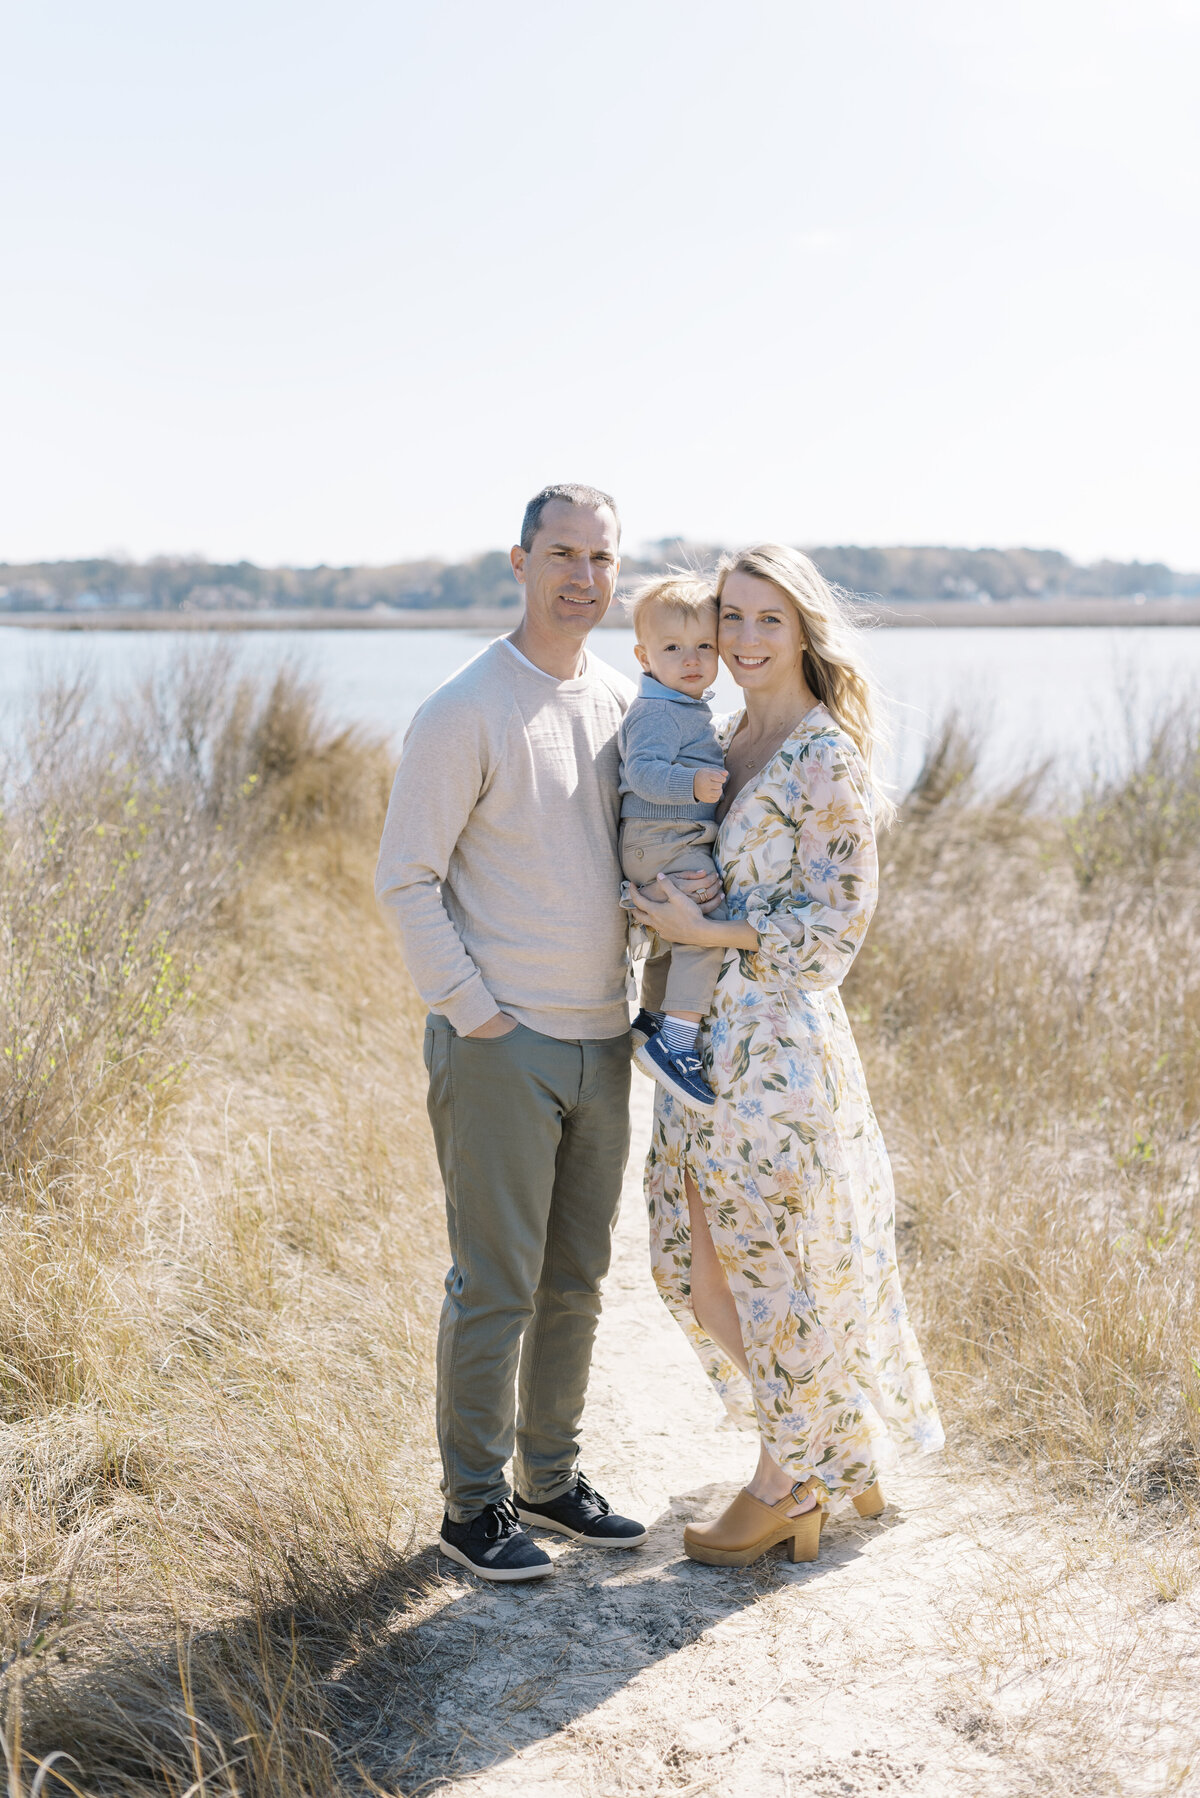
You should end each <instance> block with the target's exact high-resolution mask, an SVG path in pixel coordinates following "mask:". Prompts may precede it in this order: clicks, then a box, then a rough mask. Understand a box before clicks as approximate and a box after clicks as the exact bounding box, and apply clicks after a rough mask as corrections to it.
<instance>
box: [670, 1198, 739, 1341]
mask: <svg viewBox="0 0 1200 1798" xmlns="http://www.w3.org/2000/svg"><path fill="white" fill-rule="evenodd" d="M683 1184H684V1191H685V1192H686V1193H687V1203H688V1223H689V1226H690V1229H691V1237H692V1313H693V1315H694V1317H695V1319H696V1322H697V1323H698V1324H699V1325H700V1328H701V1329H702V1330H703V1331H704V1334H705V1335H706V1336H711V1337H712V1340H713V1341H714V1342H715V1343H716V1345H717V1347H718V1348H723V1349H724V1350H725V1353H726V1354H727V1355H728V1356H729V1359H730V1360H731V1361H733V1362H735V1363H736V1364H737V1366H738V1367H740V1368H741V1370H742V1372H743V1373H744V1374H746V1375H747V1376H748V1375H749V1373H750V1363H749V1361H748V1360H747V1359H746V1345H745V1343H744V1342H743V1341H742V1326H741V1323H740V1321H739V1319H738V1314H737V1306H736V1305H735V1304H734V1302H733V1294H732V1293H731V1292H730V1290H729V1282H728V1280H727V1279H726V1278H725V1269H724V1268H723V1267H722V1266H721V1263H720V1262H719V1261H718V1260H717V1251H716V1249H715V1248H714V1247H713V1239H712V1234H711V1232H710V1230H709V1228H708V1219H707V1217H705V1215H704V1204H703V1201H702V1200H701V1197H700V1194H699V1192H698V1191H697V1189H696V1182H695V1181H694V1180H693V1179H692V1176H691V1175H690V1174H685V1175H684V1178H683Z"/></svg>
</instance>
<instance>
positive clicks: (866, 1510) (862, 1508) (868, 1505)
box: [852, 1480, 887, 1517]
mask: <svg viewBox="0 0 1200 1798" xmlns="http://www.w3.org/2000/svg"><path fill="white" fill-rule="evenodd" d="M852 1502H853V1505H854V1509H855V1510H856V1511H857V1512H858V1514H859V1516H860V1517H878V1515H879V1513H880V1512H881V1511H882V1510H883V1507H884V1506H885V1505H886V1504H887V1499H886V1498H885V1497H884V1496H883V1487H882V1486H881V1485H880V1484H879V1481H878V1480H876V1482H875V1484H874V1485H873V1486H868V1487H867V1489H866V1491H865V1492H856V1493H854V1495H853V1500H852Z"/></svg>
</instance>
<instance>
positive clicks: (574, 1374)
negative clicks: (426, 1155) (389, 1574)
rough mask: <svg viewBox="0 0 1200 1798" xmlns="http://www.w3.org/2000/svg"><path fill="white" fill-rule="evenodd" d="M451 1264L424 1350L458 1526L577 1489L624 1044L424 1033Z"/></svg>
mask: <svg viewBox="0 0 1200 1798" xmlns="http://www.w3.org/2000/svg"><path fill="white" fill-rule="evenodd" d="M425 1065H426V1067H427V1068H428V1070H429V1118H430V1122H431V1123H432V1125H433V1136H434V1142H435V1144H436V1146H437V1155H438V1163H439V1166H440V1167H441V1171H442V1181H443V1184H444V1185H445V1188H446V1225H447V1229H448V1231H449V1236H450V1256H451V1261H450V1271H449V1273H448V1274H447V1275H446V1297H445V1301H444V1303H443V1305H442V1316H441V1325H440V1328H439V1330H438V1352H437V1424H438V1443H439V1446H440V1448H441V1453H442V1473H443V1477H442V1491H443V1492H444V1493H445V1497H446V1509H447V1511H448V1512H449V1514H450V1516H451V1517H452V1518H453V1519H454V1520H455V1521H456V1522H460V1523H461V1522H464V1521H466V1520H467V1519H468V1518H471V1517H474V1516H475V1515H476V1514H477V1513H478V1512H479V1511H481V1510H482V1509H483V1507H484V1506H485V1505H489V1504H495V1503H498V1502H499V1501H501V1500H502V1499H504V1498H507V1497H508V1495H509V1486H508V1482H507V1480H506V1478H505V1471H504V1470H505V1467H506V1464H507V1463H508V1461H509V1460H510V1458H511V1459H512V1462H513V1477H514V1481H515V1484H516V1489H517V1491H518V1492H519V1493H520V1495H521V1496H522V1498H528V1499H531V1500H533V1501H534V1502H535V1503H545V1502H546V1501H547V1500H549V1499H551V1498H557V1496H558V1495H559V1493H560V1492H565V1491H567V1490H568V1489H569V1488H570V1487H571V1486H572V1485H573V1483H574V1481H575V1477H576V1473H577V1468H578V1457H579V1443H578V1434H579V1424H580V1419H581V1418H582V1415H583V1400H584V1394H585V1392H586V1391H587V1381H588V1372H589V1369H590V1367H591V1360H592V1342H593V1340H594V1338H595V1334H596V1322H597V1319H598V1317H599V1315H600V1283H601V1281H602V1280H603V1278H604V1276H605V1274H606V1273H607V1272H608V1264H609V1260H610V1258H611V1255H612V1232H613V1225H614V1223H615V1222H616V1216H617V1208H618V1205H619V1203H620V1197H621V1177H622V1174H623V1173H624V1170H625V1160H626V1156H627V1155H628V1153H629V1037H628V1035H626V1034H622V1035H621V1036H615V1037H609V1038H606V1039H604V1040H602V1041H584V1042H564V1041H559V1040H557V1039H556V1038H554V1037H549V1036H541V1035H539V1034H538V1032H537V1031H536V1030H529V1029H527V1028H526V1026H525V1025H524V1024H518V1025H517V1027H516V1029H515V1030H512V1031H510V1032H509V1034H508V1035H507V1036H499V1037H469V1036H458V1035H456V1034H455V1032H454V1030H453V1029H452V1028H451V1026H450V1025H449V1024H448V1023H447V1021H446V1019H445V1018H443V1017H439V1016H436V1015H434V1016H431V1017H430V1018H429V1019H428V1021H427V1024H426V1029H425Z"/></svg>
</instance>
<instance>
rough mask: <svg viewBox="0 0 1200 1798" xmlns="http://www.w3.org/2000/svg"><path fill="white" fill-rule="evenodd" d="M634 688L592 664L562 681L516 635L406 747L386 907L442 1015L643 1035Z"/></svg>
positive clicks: (429, 705) (384, 852)
mask: <svg viewBox="0 0 1200 1798" xmlns="http://www.w3.org/2000/svg"><path fill="white" fill-rule="evenodd" d="M633 697H634V687H633V683H632V681H628V680H626V678H625V676H624V675H623V674H618V673H617V671H616V669H615V668H610V667H608V666H607V664H606V663H604V662H602V661H600V659H599V658H598V657H597V656H595V655H594V654H592V652H591V651H590V650H589V652H588V656H587V662H586V665H585V668H584V672H583V674H582V675H581V676H580V677H579V678H578V679H577V680H565V681H563V680H556V679H555V678H554V676H553V675H550V674H543V673H542V671H541V670H540V669H539V668H535V667H534V666H533V664H532V663H531V662H529V661H527V660H526V658H525V657H524V656H523V655H521V654H520V653H519V652H518V651H517V650H516V649H514V647H513V645H512V644H511V643H509V642H508V641H507V639H506V638H503V637H500V638H497V640H496V641H495V642H494V643H492V644H490V645H489V647H488V648H487V649H485V650H484V651H483V653H482V655H478V656H476V658H475V660H474V661H473V662H468V663H467V665H466V667H465V668H460V669H459V671H458V673H457V674H455V675H452V676H451V678H450V679H449V680H448V681H446V683H445V684H444V685H443V686H441V687H438V688H437V690H436V691H435V692H434V693H431V694H430V696H429V698H428V699H427V700H426V701H425V703H424V705H423V706H422V707H421V709H420V710H419V711H418V712H417V714H416V716H415V718H414V719H413V721H412V723H411V725H410V726H409V729H408V733H407V735H406V737H405V739H404V748H403V751H402V753H401V757H400V766H399V768H398V769H397V770H396V779H395V783H394V785H393V787H392V798H391V804H390V805H389V806H388V815H387V822H386V824H385V825H384V827H383V840H382V842H381V844H380V848H379V866H378V869H377V871H376V875H375V893H376V897H377V898H378V900H379V903H380V905H381V906H382V907H383V909H384V912H385V914H386V915H387V916H388V917H389V919H390V920H391V921H392V923H393V924H394V925H395V927H396V929H397V932H398V934H399V938H400V944H401V948H402V950H403V953H404V958H405V960H406V962H407V963H408V968H409V972H410V973H411V975H412V977H413V980H414V982H415V984H416V987H417V990H418V991H419V992H420V994H421V997H422V998H423V999H424V1000H425V1003H426V1004H427V1005H428V1006H429V1009H430V1010H431V1011H435V1012H440V1013H441V1014H442V1016H443V1017H446V1018H448V1019H449V1021H450V1023H451V1024H452V1025H453V1026H454V1028H455V1030H457V1031H458V1032H459V1034H460V1035H464V1036H465V1035H466V1034H467V1033H468V1032H469V1031H471V1030H477V1029H478V1028H479V1026H480V1025H481V1024H485V1023H486V1022H487V1020H488V1019H489V1018H490V1017H493V1016H494V1015H495V1013H496V1012H497V1011H498V1010H499V1011H506V1012H508V1013H510V1014H511V1016H513V1017H514V1018H516V1019H517V1020H518V1022H520V1023H522V1024H525V1025H527V1026H528V1027H529V1028H530V1029H531V1030H538V1031H540V1032H541V1033H542V1034H543V1035H544V1036H553V1037H559V1038H585V1037H609V1036H619V1035H620V1034H621V1033H622V1032H623V1031H625V1030H627V1029H628V1028H629V1011H628V1006H627V1004H626V996H625V994H626V986H625V944H626V919H625V913H624V912H623V911H622V910H621V907H620V904H619V903H618V898H619V892H620V886H621V867H620V862H619V860H618V857H617V828H618V824H619V821H620V795H619V790H618V781H619V774H620V762H619V756H618V752H617V731H618V729H619V727H620V723H621V719H622V717H623V716H624V713H625V709H626V707H627V706H628V705H629V702H630V700H631V699H632V698H633Z"/></svg>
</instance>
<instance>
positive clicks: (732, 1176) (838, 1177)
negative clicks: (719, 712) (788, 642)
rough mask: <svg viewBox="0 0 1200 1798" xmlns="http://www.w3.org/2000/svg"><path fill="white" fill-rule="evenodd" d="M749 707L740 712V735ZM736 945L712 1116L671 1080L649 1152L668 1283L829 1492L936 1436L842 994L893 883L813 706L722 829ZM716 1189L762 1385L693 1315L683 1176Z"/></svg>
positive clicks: (880, 1155)
mask: <svg viewBox="0 0 1200 1798" xmlns="http://www.w3.org/2000/svg"><path fill="white" fill-rule="evenodd" d="M740 717H741V714H740V713H739V714H738V715H737V716H735V717H733V718H731V719H729V720H727V721H726V722H725V724H724V726H723V738H724V741H725V742H726V743H728V741H729V739H730V737H731V736H732V735H733V731H734V729H735V728H736V726H737V724H738V722H739V720H740ZM716 859H717V862H718V865H719V867H720V868H721V870H722V872H723V874H724V880H725V892H726V896H727V904H728V907H729V912H730V915H731V916H732V917H738V918H746V919H748V920H749V922H750V923H751V924H752V925H753V926H754V928H755V930H757V932H758V934H759V947H758V949H757V950H735V949H730V950H729V951H728V952H727V954H726V957H725V965H724V967H723V969H722V971H721V977H720V980H719V981H718V983H717V989H716V995H715V998H714V1000H713V1007H712V1011H711V1012H710V1014H709V1017H708V1020H707V1023H706V1027H705V1029H704V1030H703V1031H702V1033H701V1038H700V1044H699V1046H700V1049H701V1053H702V1055H703V1058H704V1063H705V1068H706V1072H707V1073H708V1077H709V1080H710V1082H711V1085H712V1087H713V1090H714V1092H715V1094H716V1097H717V1104H716V1109H715V1111H714V1112H713V1113H711V1114H709V1115H702V1114H699V1113H696V1112H693V1111H688V1110H687V1109H686V1108H685V1107H684V1106H682V1105H681V1104H680V1103H679V1101H678V1100H676V1099H674V1098H672V1097H671V1095H670V1094H668V1093H666V1092H665V1091H664V1090H663V1089H662V1088H661V1087H660V1088H659V1089H658V1097H657V1102H656V1108H655V1117H654V1132H653V1138H652V1141H651V1147H650V1154H649V1157H648V1160H647V1163H646V1196H647V1202H648V1205H649V1212H650V1246H651V1257H652V1262H653V1267H654V1277H655V1280H656V1282H657V1284H658V1288H659V1291H660V1293H661V1295H662V1297H663V1298H664V1299H665V1301H666V1303H667V1305H668V1306H669V1307H670V1309H671V1311H672V1313H673V1315H674V1316H675V1318H676V1320H677V1321H678V1322H679V1324H680V1325H681V1326H682V1328H683V1330H684V1332H685V1334H686V1335H687V1336H688V1338H689V1339H690V1341H691V1342H692V1345H693V1346H694V1348H695V1349H696V1352H697V1354H698V1355H699V1356H700V1360H701V1362H702V1363H703V1365H704V1368H705V1371H706V1372H707V1373H708V1375H709V1378H710V1379H711V1380H712V1382H713V1384H714V1385H715V1387H716V1389H717V1391H718V1393H719V1394H720V1396H721V1398H722V1399H723V1400H724V1402H725V1404H726V1406H727V1408H728V1410H729V1412H730V1414H731V1415H732V1416H733V1417H734V1418H735V1419H736V1420H737V1421H739V1422H745V1423H754V1424H756V1425H757V1427H758V1428H759V1430H760V1431H761V1433H762V1436H763V1439H764V1440H765V1442H766V1444H767V1446H768V1448H769V1449H770V1451H771V1453H772V1454H773V1455H774V1456H775V1458H776V1460H777V1461H778V1462H779V1463H780V1465H781V1466H783V1467H784V1468H786V1469H787V1470H788V1471H789V1472H791V1473H794V1475H795V1477H796V1478H797V1479H799V1480H804V1479H808V1478H809V1477H815V1480H816V1482H817V1490H818V1493H819V1494H820V1495H821V1496H823V1497H825V1498H828V1499H830V1500H832V1501H834V1502H835V1503H836V1502H837V1501H838V1500H839V1499H842V1498H848V1497H849V1496H850V1495H851V1494H852V1493H856V1492H861V1491H863V1490H865V1488H866V1487H867V1486H869V1485H871V1484H872V1482H873V1481H874V1480H875V1479H876V1477H877V1476H878V1475H879V1473H880V1472H881V1470H883V1469H885V1468H887V1467H888V1466H890V1465H892V1464H893V1462H894V1460H895V1457H896V1452H897V1450H901V1451H903V1450H910V1451H911V1450H917V1451H925V1452H928V1451H930V1450H933V1449H938V1448H940V1447H941V1446H942V1441H943V1437H942V1428H941V1424H940V1423H939V1421H938V1414H937V1408H936V1406H935V1404H934V1401H933V1394H932V1391H931V1389H930V1384H929V1376H928V1374H927V1373H926V1370H925V1365H924V1363H923V1361H922V1359H921V1352H920V1350H919V1348H918V1347H917V1341H916V1337H915V1336H914V1334H913V1330H912V1326H911V1324H910V1322H909V1319H908V1313H907V1310H906V1308H905V1304H904V1299H903V1296H902V1294H901V1290H900V1275H899V1270H898V1268H897V1265H896V1244H895V1227H894V1197H893V1188H892V1174H891V1168H890V1165H889V1163H888V1157H887V1151H886V1149H885V1148H884V1144H883V1138H882V1136H881V1135H880V1131H879V1125H878V1124H877V1123H876V1120H875V1113H874V1112H873V1110H872V1109H871V1101H870V1098H869V1097H868V1094H867V1087H866V1081H865V1079H864V1076H863V1070H862V1063H861V1062H860V1060H859V1057H858V1050H857V1048H856V1047H855V1043H854V1037H853V1035H852V1033H851V1030H850V1024H849V1021H848V1019H847V1017H846V1011H845V1007H844V1005H843V1004H842V998H841V993H840V992H839V990H838V989H839V987H840V985H841V982H842V980H843V979H844V978H845V975H846V972H847V970H848V969H849V967H850V964H851V962H852V961H853V960H854V957H855V954H856V953H857V951H858V949H859V947H860V945H861V943H862V941H863V938H864V937H865V935H866V933H867V926H868V924H869V923H870V921H871V914H872V912H873V911H874V909H875V900H876V896H877V890H878V862H877V859H876V853H875V835H874V828H873V823H872V807H871V799H870V789H869V786H868V783H867V780H866V774H865V769H864V766H863V763H862V760H861V758H860V756H859V754H858V751H857V749H856V748H855V746H854V744H853V742H852V741H851V739H850V738H849V737H848V736H847V735H846V733H845V732H844V731H843V730H842V729H841V728H840V727H839V726H838V725H837V724H836V723H835V722H834V720H833V718H832V717H831V715H830V714H829V712H827V711H826V710H825V708H824V707H823V706H816V707H815V708H814V709H813V710H812V711H811V712H809V713H808V715H807V717H806V718H805V719H804V720H803V721H802V723H801V724H800V725H799V727H798V728H797V729H796V730H795V731H794V732H793V734H792V735H791V736H790V737H789V738H788V740H787V741H786V742H785V743H784V744H783V746H782V748H781V749H780V750H779V751H778V752H777V753H776V755H775V756H774V758H773V759H772V760H771V761H770V762H768V764H767V765H766V767H765V768H764V769H763V771H762V773H761V775H760V776H759V778H758V781H757V783H756V784H754V785H748V786H747V787H745V788H744V789H743V790H742V792H741V793H739V794H738V796H737V798H736V799H735V800H734V802H733V804H732V806H731V807H730V809H729V812H728V814H727V815H726V817H725V820H724V822H723V823H722V825H721V829H720V833H719V835H718V838H717V843H716ZM685 1170H690V1172H691V1173H692V1176H693V1178H694V1179H695V1182H696V1186H697V1189H698V1190H699V1193H700V1196H701V1198H702V1200H703V1203H704V1209H705V1214H706V1216H707V1218H708V1224H709V1229H710V1230H711V1232H712V1239H713V1244H714V1246H715V1248H716V1252H717V1255H718V1257H719V1259H720V1262H721V1265H722V1267H723V1268H724V1270H725V1274H726V1277H727V1279H728V1281H729V1286H730V1290H731V1291H732V1294H733V1297H734V1301H735V1303H736V1305H737V1310H738V1316H739V1319H740V1321H741V1327H742V1339H743V1341H744V1343H745V1345H746V1355H747V1358H748V1360H749V1362H750V1369H751V1378H750V1381H749V1382H747V1381H746V1379H745V1377H744V1375H743V1374H742V1373H741V1372H740V1371H739V1370H738V1369H737V1368H736V1367H734V1366H733V1364H732V1363H731V1362H730V1361H729V1360H728V1359H727V1357H726V1356H725V1355H724V1354H723V1353H722V1351H721V1350H720V1349H719V1348H717V1347H716V1345H715V1344H714V1343H713V1342H711V1341H710V1339H709V1338H708V1337H707V1336H706V1335H705V1334H704V1332H703V1331H702V1330H701V1329H700V1327H699V1325H698V1324H697V1322H696V1320H695V1317H694V1316H693V1314H692V1311H691V1306H690V1303H689V1295H690V1274H691V1245H690V1241H689V1235H688V1211H687V1200H686V1196H685V1193H684V1173H685Z"/></svg>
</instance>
